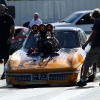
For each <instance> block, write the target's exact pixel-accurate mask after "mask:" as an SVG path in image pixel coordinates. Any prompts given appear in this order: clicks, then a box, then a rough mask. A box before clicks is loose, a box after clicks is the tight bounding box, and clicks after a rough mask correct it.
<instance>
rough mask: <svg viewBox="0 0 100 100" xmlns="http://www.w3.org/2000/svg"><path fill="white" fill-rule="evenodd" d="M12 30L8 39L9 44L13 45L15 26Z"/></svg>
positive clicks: (12, 26)
mask: <svg viewBox="0 0 100 100" xmlns="http://www.w3.org/2000/svg"><path fill="white" fill-rule="evenodd" d="M10 29H11V32H10V37H9V38H8V41H7V44H10V43H11V40H12V37H13V36H14V34H15V25H11V27H10Z"/></svg>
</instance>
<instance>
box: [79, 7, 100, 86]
mask: <svg viewBox="0 0 100 100" xmlns="http://www.w3.org/2000/svg"><path fill="white" fill-rule="evenodd" d="M91 17H92V18H93V19H94V20H95V21H94V25H93V29H92V30H93V31H92V34H91V35H90V37H89V39H88V40H87V41H86V43H85V44H84V45H83V46H82V49H85V47H86V46H87V44H88V43H90V42H91V49H90V50H89V52H88V53H87V55H86V58H85V61H84V63H83V76H82V78H81V80H80V81H79V82H78V83H77V85H78V86H80V87H82V86H85V85H86V82H85V79H86V75H87V72H88V70H89V67H91V66H92V65H93V64H94V63H95V62H97V67H99V69H100V9H98V8H96V9H94V11H93V13H92V14H91Z"/></svg>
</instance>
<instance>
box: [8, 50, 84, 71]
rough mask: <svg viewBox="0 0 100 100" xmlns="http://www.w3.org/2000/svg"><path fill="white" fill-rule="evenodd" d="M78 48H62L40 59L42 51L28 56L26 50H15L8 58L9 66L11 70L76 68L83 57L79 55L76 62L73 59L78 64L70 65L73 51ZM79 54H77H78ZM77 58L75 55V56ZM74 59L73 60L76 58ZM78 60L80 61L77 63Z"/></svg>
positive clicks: (73, 54)
mask: <svg viewBox="0 0 100 100" xmlns="http://www.w3.org/2000/svg"><path fill="white" fill-rule="evenodd" d="M78 49H79V48H74V49H65V48H62V49H60V51H58V52H57V53H55V54H51V55H50V56H47V57H45V58H44V59H42V57H41V56H43V54H42V53H40V54H37V55H35V53H33V54H32V55H31V56H30V57H29V56H27V55H26V51H24V50H18V51H17V52H15V53H14V54H13V55H12V56H11V58H10V60H9V66H10V67H11V70H16V69H30V68H31V69H40V68H45V69H50V68H70V69H71V68H73V67H74V68H76V67H77V66H79V65H80V63H82V62H83V58H82V57H81V56H80V57H81V58H80V57H79V58H80V59H81V60H80V61H79V59H78V60H77V61H78V63H77V62H75V61H74V63H77V64H78V65H75V64H74V66H73V65H72V60H73V57H74V56H75V53H76V52H77V50H78ZM78 56H79V55H78ZM76 59H77V57H76ZM76 59H75V60H76ZM79 62H80V63H79Z"/></svg>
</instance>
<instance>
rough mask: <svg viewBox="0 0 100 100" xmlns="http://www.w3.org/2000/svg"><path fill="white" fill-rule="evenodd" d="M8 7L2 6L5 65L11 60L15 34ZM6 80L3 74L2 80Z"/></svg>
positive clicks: (0, 30) (0, 31)
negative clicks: (12, 42) (10, 52)
mask: <svg viewBox="0 0 100 100" xmlns="http://www.w3.org/2000/svg"><path fill="white" fill-rule="evenodd" d="M6 10H7V7H6V6H5V5H4V4H0V55H2V57H3V58H4V65H5V63H6V62H7V60H8V59H9V51H10V45H11V40H12V37H13V36H14V33H15V24H14V20H13V18H12V16H11V15H9V14H7V13H6V12H7V11H6ZM4 78H5V74H4V72H3V74H2V77H1V79H4Z"/></svg>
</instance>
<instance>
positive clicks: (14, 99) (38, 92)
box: [0, 64, 100, 100]
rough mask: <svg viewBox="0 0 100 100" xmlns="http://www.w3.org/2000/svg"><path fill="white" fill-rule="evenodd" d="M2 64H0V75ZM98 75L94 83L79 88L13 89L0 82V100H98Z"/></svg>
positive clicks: (66, 86)
mask: <svg viewBox="0 0 100 100" xmlns="http://www.w3.org/2000/svg"><path fill="white" fill-rule="evenodd" d="M2 72H3V64H0V75H1V74H2ZM99 83H100V74H99V73H97V77H96V80H95V82H90V83H88V84H87V86H85V87H82V88H79V87H77V86H70V85H59V86H58V85H52V86H46V85H38V86H36V85H31V86H21V87H20V88H14V87H12V85H9V86H7V85H6V81H5V80H0V100H100V86H99Z"/></svg>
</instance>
